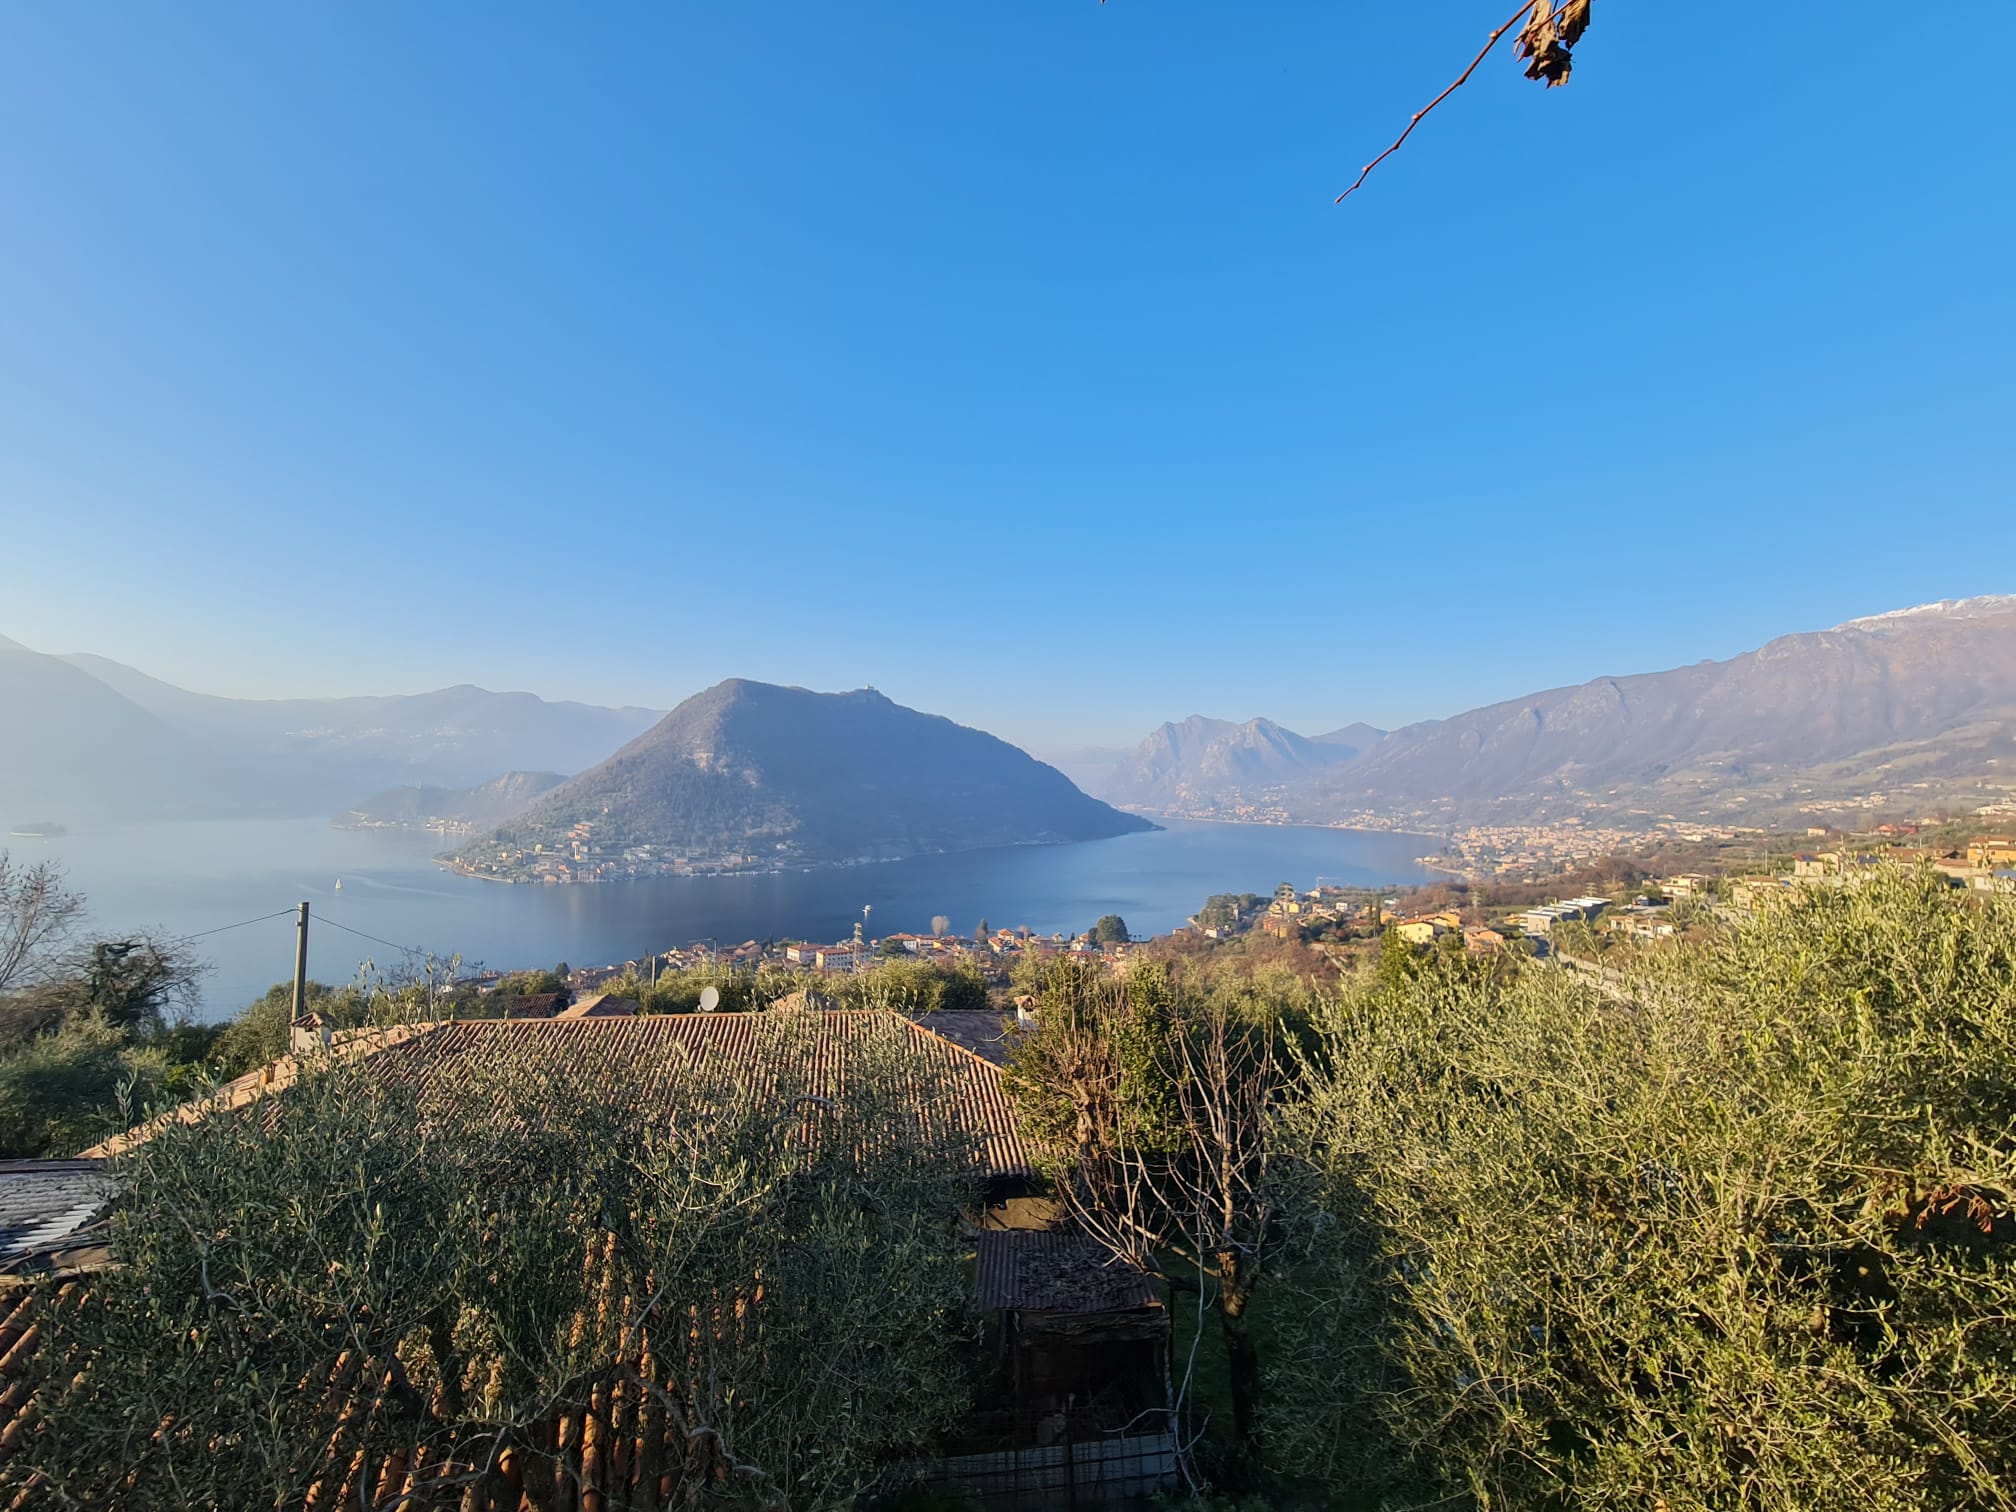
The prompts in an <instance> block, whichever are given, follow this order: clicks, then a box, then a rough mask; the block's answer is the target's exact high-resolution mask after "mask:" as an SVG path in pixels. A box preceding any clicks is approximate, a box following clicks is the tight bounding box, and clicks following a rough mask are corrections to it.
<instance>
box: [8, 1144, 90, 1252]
mask: <svg viewBox="0 0 2016 1512" xmlns="http://www.w3.org/2000/svg"><path fill="white" fill-rule="evenodd" d="M118 1190H119V1189H118V1186H117V1184H116V1183H115V1182H114V1181H113V1180H112V1178H111V1177H110V1176H109V1175H108V1174H106V1171H105V1167H104V1162H103V1161H98V1160H6V1161H0V1272H16V1271H34V1270H46V1269H48V1268H50V1267H51V1266H52V1265H61V1264H62V1261H61V1258H60V1257H61V1256H62V1255H63V1254H64V1253H65V1252H66V1251H74V1250H78V1249H80V1248H89V1247H91V1245H92V1241H91V1238H90V1235H89V1230H91V1229H92V1228H93V1227H94V1226H95V1225H96V1224H97V1222H98V1219H99V1218H100V1217H101V1216H102V1215H103V1214H104V1212H105V1209H106V1208H107V1207H109V1206H110V1205H111V1202H112V1199H113V1198H114V1197H115V1196H117V1195H118Z"/></svg>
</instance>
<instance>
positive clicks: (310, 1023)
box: [287, 1013, 330, 1055]
mask: <svg viewBox="0 0 2016 1512" xmlns="http://www.w3.org/2000/svg"><path fill="white" fill-rule="evenodd" d="M329 1044H330V1035H329V1021H328V1020H327V1019H325V1018H323V1017H322V1015H321V1014H319V1013H304V1014H302V1015H301V1017H299V1018H297V1019H295V1020H294V1022H293V1023H291V1024H289V1025H288V1026H287V1053H288V1054H289V1055H307V1054H309V1053H310V1052H311V1051H316V1050H327V1049H328V1048H329Z"/></svg>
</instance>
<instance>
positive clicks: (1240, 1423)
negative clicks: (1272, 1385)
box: [1218, 1254, 1260, 1477]
mask: <svg viewBox="0 0 2016 1512" xmlns="http://www.w3.org/2000/svg"><path fill="white" fill-rule="evenodd" d="M1218 1282H1219V1290H1218V1331H1219V1334H1220V1336H1221V1337H1222V1338H1223V1339H1224V1341H1225V1378H1226V1383H1227V1385H1228V1386H1229V1388H1230V1390H1231V1393H1232V1427H1233V1431H1234V1433H1235V1434H1236V1435H1237V1436H1238V1440H1239V1452H1240V1456H1241V1458H1242V1459H1243V1461H1244V1465H1243V1467H1242V1469H1243V1472H1244V1474H1245V1475H1246V1476H1248V1477H1254V1476H1257V1475H1258V1473H1259V1469H1260V1437H1259V1432H1258V1427H1259V1424H1258V1421H1257V1409H1258V1407H1259V1403H1260V1355H1259V1352H1258V1351H1257V1350H1255V1349H1254V1347H1253V1335H1252V1334H1251V1333H1250V1332H1249V1331H1248V1330H1247V1327H1246V1303H1247V1300H1248V1298H1249V1297H1250V1296H1251V1294H1252V1282H1251V1279H1250V1278H1249V1277H1248V1276H1247V1275H1246V1273H1245V1271H1244V1270H1243V1268H1242V1267H1241V1266H1240V1263H1239V1256H1238V1255H1236V1254H1221V1255H1220V1256H1219V1257H1218Z"/></svg>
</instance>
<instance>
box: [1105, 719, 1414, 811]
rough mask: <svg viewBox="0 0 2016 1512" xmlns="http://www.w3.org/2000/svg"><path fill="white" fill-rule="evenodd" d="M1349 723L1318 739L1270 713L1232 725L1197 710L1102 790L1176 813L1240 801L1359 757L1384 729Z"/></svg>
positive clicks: (1146, 745) (1167, 728)
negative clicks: (1290, 726) (1267, 717)
mask: <svg viewBox="0 0 2016 1512" xmlns="http://www.w3.org/2000/svg"><path fill="white" fill-rule="evenodd" d="M1385 733H1386V732H1385V731H1384V730H1375V729H1373V728H1372V727H1371V726H1370V725H1362V724H1361V725H1351V726H1348V727H1347V728H1345V729H1342V730H1335V731H1332V732H1331V733H1330V734H1328V735H1320V736H1316V737H1314V738H1311V737H1309V736H1304V735H1297V734H1296V733H1295V732H1294V731H1293V730H1290V729H1287V728H1286V727H1284V726H1282V725H1278V724H1276V723H1274V721H1273V720H1271V719H1249V720H1247V721H1246V722H1245V723H1244V724H1234V723H1232V722H1231V721H1230V720H1226V719H1206V718H1205V717H1204V716H1203V715H1201V714H1193V715H1191V716H1190V717H1189V718H1188V719H1186V720H1184V721H1183V722H1182V723H1181V724H1165V725H1163V726H1162V727H1161V728H1160V729H1158V730H1156V731H1155V732H1154V733H1153V734H1151V735H1150V736H1149V737H1148V738H1147V739H1146V740H1144V741H1142V742H1141V744H1140V745H1138V746H1136V747H1135V748H1134V750H1133V752H1132V753H1130V754H1129V755H1128V756H1127V757H1126V758H1125V759H1124V760H1123V761H1122V762H1121V763H1120V765H1119V766H1118V767H1117V768H1116V769H1115V770H1114V771H1113V773H1112V775H1111V776H1109V777H1108V778H1107V779H1106V780H1105V781H1104V782H1103V783H1101V784H1099V785H1098V787H1097V789H1096V791H1098V793H1099V794H1100V796H1102V797H1104V798H1105V799H1107V800H1108V801H1109V802H1112V803H1124V804H1129V805H1131V806H1135V807H1140V808H1151V809H1159V810H1161V811H1163V812H1176V811H1179V810H1183V809H1186V808H1191V807H1195V806H1197V805H1200V804H1203V805H1210V806H1214V807H1236V806H1238V805H1240V804H1242V803H1244V802H1246V801H1248V795H1251V798H1252V800H1253V801H1258V800H1260V798H1261V797H1262V795H1265V794H1270V793H1274V792H1277V791H1279V790H1280V789H1282V788H1284V787H1291V786H1297V785H1300V784H1301V783H1303V782H1306V781H1310V780H1313V779H1314V778H1315V776H1316V775H1317V774H1319V773H1321V772H1326V771H1329V770H1330V769H1332V768H1334V767H1339V766H1342V765H1344V764H1345V763H1347V762H1349V761H1351V760H1353V759H1354V758H1355V757H1357V756H1359V755H1361V754H1362V753H1363V752H1364V751H1365V750H1366V749H1367V748H1368V747H1369V746H1371V745H1373V744H1374V743H1376V742H1377V741H1379V740H1380V739H1381V738H1383V737H1384V735H1385Z"/></svg>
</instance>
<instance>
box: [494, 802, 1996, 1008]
mask: <svg viewBox="0 0 2016 1512" xmlns="http://www.w3.org/2000/svg"><path fill="white" fill-rule="evenodd" d="M1952 831H1953V825H1952V823H1951V822H1950V821H1941V820H1928V821H1926V824H1925V825H1923V826H1920V825H1913V824H1884V825H1881V826H1878V827H1877V828H1876V829H1874V830H1871V831H1868V832H1866V833H1859V834H1857V833H1842V832H1838V831H1832V830H1826V829H1821V828H1819V827H1814V828H1812V829H1809V830H1808V831H1807V832H1806V833H1805V835H1804V836H1803V837H1796V838H1801V839H1803V840H1805V841H1807V842H1809V843H1811V844H1812V845H1814V846H1817V847H1819V848H1815V849H1807V848H1796V849H1784V848H1781V847H1783V846H1784V845H1785V844H1786V843H1787V842H1789V841H1791V840H1792V839H1794V838H1795V837H1791V836H1785V835H1768V834H1761V833H1760V834H1758V835H1756V836H1754V837H1753V839H1754V841H1755V842H1756V843H1755V844H1754V845H1752V846H1751V847H1750V848H1749V849H1747V850H1745V849H1743V848H1741V841H1742V840H1743V836H1741V835H1740V834H1738V833H1734V832H1732V833H1727V834H1720V835H1718V834H1714V833H1708V832H1689V833H1688V834H1687V835H1685V836H1683V837H1680V838H1685V839H1687V840H1689V841H1690V842H1692V843H1696V844H1699V843H1702V842H1711V841H1724V842H1729V843H1730V844H1731V849H1730V850H1729V851H1727V852H1726V853H1725V854H1724V856H1723V857H1722V858H1721V859H1715V858H1712V857H1710V858H1704V859H1703V860H1702V862H1701V864H1700V865H1699V866H1698V867H1696V868H1694V869H1688V870H1679V871H1672V872H1667V873H1660V874H1653V873H1651V872H1648V871H1644V870H1642V869H1641V868H1639V867H1637V866H1635V865H1634V864H1632V861H1631V858H1632V856H1633V855H1634V854H1638V855H1641V856H1642V855H1644V854H1645V853H1644V852H1643V851H1642V850H1641V851H1639V852H1632V851H1623V850H1617V849H1609V850H1599V851H1591V852H1587V853H1583V854H1581V855H1575V856H1569V857H1567V858H1566V860H1567V862H1568V863H1569V866H1568V869H1567V870H1566V871H1565V872H1562V878H1563V880H1564V881H1566V882H1573V881H1577V880H1579V881H1581V882H1583V883H1584V885H1583V886H1582V887H1581V888H1580V889H1579V890H1576V889H1573V888H1563V889H1561V890H1560V891H1559V892H1558V893H1556V894H1555V895H1551V896H1548V895H1544V893H1545V886H1544V882H1543V881H1541V880H1540V879H1538V878H1535V877H1533V869H1532V868H1531V867H1529V868H1528V869H1527V871H1526V872H1525V873H1524V875H1526V876H1527V877H1528V879H1529V880H1526V881H1524V882H1522V883H1518V884H1515V885H1500V886H1496V887H1494V886H1493V885H1492V882H1491V877H1490V876H1484V877H1475V878H1470V879H1452V880H1450V881H1448V882H1439V883H1428V884H1425V885H1421V886H1416V887H1411V888H1399V889H1391V888H1389V889H1374V888H1363V887H1339V886H1334V885H1327V884H1324V885H1317V886H1313V887H1309V888H1306V889H1305V888H1301V887H1298V886H1296V885H1295V884H1294V883H1292V882H1283V883H1281V884H1280V885H1279V886H1278V887H1277V888H1276V889H1275V890H1274V892H1273V893H1272V894H1271V895H1269V896H1265V897H1263V896H1260V895H1258V894H1251V893H1247V894H1236V895H1235V894H1220V895H1216V896H1214V897H1211V898H1209V899H1207V900H1206V901H1205V902H1204V904H1203V905H1202V906H1201V907H1200V908H1199V909H1198V911H1197V912H1196V913H1195V914H1193V915H1191V916H1190V917H1189V918H1188V919H1187V920H1185V922H1184V923H1183V925H1182V926H1181V927H1179V928H1178V929H1175V930H1172V931H1170V932H1168V933H1166V934H1162V935H1153V936H1141V937H1136V936H1134V935H1132V934H1131V933H1129V932H1128V931H1127V929H1126V927H1125V923H1124V921H1123V920H1121V919H1119V918H1118V917H1117V916H1111V915H1109V916H1107V917H1106V918H1104V919H1101V920H1099V921H1097V922H1096V923H1094V924H1092V925H1090V926H1088V927H1087V928H1086V929H1084V930H1081V931H1079V932H1076V933H1066V932H1064V931H1054V930H1053V931H1051V932H1049V933H1038V932H1037V931H1035V930H1032V929H1030V928H1028V927H1027V926H1013V927H991V926H990V925H989V924H988V923H987V922H986V921H985V920H983V921H981V923H980V925H979V926H978V927H977V928H976V929H974V930H972V931H971V932H970V933H962V932H958V931H955V930H954V929H953V927H952V923H951V920H950V919H949V918H946V917H944V916H940V917H938V918H937V919H935V920H934V921H933V928H932V929H931V931H930V932H928V933H920V932H915V931H892V932H890V933H888V934H884V935H879V936H875V935H871V934H870V933H869V932H868V927H867V923H866V920H865V919H864V921H863V922H861V923H857V924H856V925H855V927H854V930H853V932H852V934H851V936H848V937H846V938H842V939H839V940H836V941H818V940H768V941H766V940H756V939H749V940H743V941H740V942H722V941H717V940H702V941H695V942H691V943H689V944H687V945H684V946H679V947H673V948H668V949H666V950H663V951H659V952H656V953H654V954H651V955H646V956H641V957H637V958H633V959H630V960H625V961H617V962H609V963H605V964H601V965H595V966H583V967H570V968H567V969H566V970H565V971H564V972H561V973H558V974H556V975H555V979H554V980H553V981H552V982H551V983H550V984H548V985H549V986H550V987H551V988H553V989H555V990H554V991H549V992H547V993H544V994H540V995H539V996H541V998H542V999H544V1001H543V1002H542V1003H540V1004H538V1005H532V1004H527V1005H524V1006H522V1007H518V1008H517V1009H516V1010H515V1011H517V1012H519V1013H520V1014H522V1013H524V1012H526V1011H528V1010H529V1011H535V1012H536V1011H538V1009H539V1008H544V1010H545V1011H548V1012H556V1011H561V1010H563V1009H565V1008H566V1007H567V1006H568V1003H569V1002H570V1001H571V1000H573V999H577V998H579V997H582V996H583V995H588V994H598V995H601V994H607V993H608V992H609V989H610V988H611V986H612V984H614V985H616V986H619V987H629V988H633V989H634V988H636V987H637V986H639V985H643V986H649V985H651V984H654V983H657V982H659V981H660V980H661V979H665V978H670V977H684V978H689V979H693V980H699V979H712V978H719V979H723V980H726V979H730V978H734V977H738V976H739V977H747V978H754V977H757V976H759V975H761V976H765V977H770V978H776V977H779V976H794V977H802V978H805V979H807V985H808V986H809V985H812V984H815V983H816V982H817V981H819V980H834V979H845V978H852V977H856V976H860V975H862V974H863V973H866V972H870V971H872V970H874V969H876V968H878V967H880V966H884V965H887V964H889V963H892V962H911V963H918V964H923V965H927V966H931V967H935V968H937V969H938V970H939V971H941V972H943V973H946V974H948V975H954V974H956V975H963V976H965V977H967V978H968V979H969V980H974V981H976V982H977V983H979V984H981V985H983V986H984V987H985V988H986V990H987V992H988V994H989V996H990V999H991V1000H993V1001H994V1002H995V1003H996V1005H997V1006H1006V1005H1007V1004H1008V1002H1009V1000H1010V996H1011V994H1012V991H1013V989H1014V987H1015V985H1016V984H1017V983H1018V981H1021V982H1026V981H1028V980H1031V979H1032V977H1031V976H1030V973H1033V972H1038V971H1040V970H1041V969H1042V968H1043V967H1045V966H1046V965H1048V964H1049V963H1051V962H1054V961H1057V960H1060V959H1075V960H1078V961H1082V962H1087V963H1092V964H1095V965H1096V966H1098V967H1100V968H1102V969H1105V970H1108V971H1112V972H1116V973H1117V972H1123V971H1125V970H1126V969H1127V966H1128V964H1129V963H1130V962H1132V961H1133V960H1136V959H1140V958H1143V957H1146V958H1158V957H1168V956H1171V955H1185V954H1192V953H1196V952H1200V951H1201V952H1206V953H1208V952H1213V951H1216V950H1220V949H1229V950H1233V951H1241V950H1244V951H1252V950H1254V949H1255V948H1256V946H1257V948H1258V949H1260V950H1262V951H1265V950H1267V949H1270V948H1272V949H1276V950H1286V951H1291V952H1293V951H1300V952H1304V953H1305V954H1304V955H1303V956H1302V957H1301V959H1300V962H1299V964H1301V965H1303V966H1304V967H1310V966H1315V967H1318V968H1320V967H1322V966H1325V965H1328V966H1335V967H1339V968H1342V967H1344V966H1347V965H1349V964H1350V963H1351V962H1352V961H1353V960H1354V959H1357V958H1360V957H1364V956H1369V955H1371V954H1373V953H1375V952H1376V950H1377V949H1378V948H1379V947H1380V946H1381V945H1382V943H1383V942H1385V941H1387V940H1393V941H1397V942H1400V943H1402V944H1405V945H1407V946H1410V947H1416V948H1422V947H1433V948H1458V947H1459V946H1460V948H1461V949H1462V950H1464V951H1466V952H1468V953H1470V954H1473V955H1490V954H1496V953H1508V954H1518V955H1524V956H1528V957H1537V958H1545V957H1547V956H1549V955H1550V954H1552V953H1553V952H1554V951H1555V949H1556V948H1557V945H1558V944H1559V942H1560V941H1562V940H1563V939H1564V938H1567V939H1569V940H1571V941H1572V942H1573V944H1574V946H1575V947H1576V948H1578V949H1582V950H1591V949H1593V950H1598V951H1600V950H1603V949H1606V948H1608V947H1610V946H1611V945H1613V944H1619V943H1644V942H1654V941H1658V940H1662V939H1668V938H1671V937H1673V936H1675V935H1677V934H1679V933H1681V932H1683V931H1684V930H1686V929H1688V928H1689V927H1691V926H1692V925H1693V924H1696V923H1704V922H1708V921H1710V920H1713V919H1721V920H1723V921H1725V922H1726V921H1729V920H1731V919H1733V918H1736V917H1738V916H1748V915H1756V914H1758V913H1760V912H1762V911H1764V910H1765V909H1767V908H1769V907H1771V906H1772V905H1773V904H1774V903H1780V902H1789V903H1792V904H1794V905H1796V904H1797V902H1798V901H1799V899H1800V897H1801V896H1802V895H1803V894H1806V893H1809V892H1811V891H1812V890H1815V889H1820V888H1838V887H1853V886H1856V885H1858V884H1859V882H1861V881H1863V880H1866V879H1867V878H1868V877H1870V876H1871V875H1873V874H1875V873H1876V872H1877V871H1878V870H1879V869H1881V868H1883V867H1886V866H1889V867H1907V868H1908V867H1918V866H1923V867H1927V868H1929V869H1931V870H1932V871H1934V872H1936V873H1937V874H1939V875H1940V876H1942V877H1944V878H1945V879H1946V881H1947V883H1948V885H1949V886H1951V887H1953V888H1955V889H1971V890H1974V891H1979V892H2002V893H2016V833H2008V834H1975V835H1972V836H1971V837H1969V838H1966V839H1964V840H1953V839H1950V838H1944V837H1949V836H1950V835H1951V833H1952ZM1926 832H1930V833H1932V834H1933V835H1934V838H1933V839H1932V840H1930V841H1929V842H1927V841H1923V840H1921V835H1922V834H1924V833H1926ZM1479 833H1480V836H1481V833H1482V832H1479ZM1492 838H1493V840H1494V842H1496V843H1503V841H1504V839H1505V838H1506V837H1505V836H1504V835H1503V834H1499V835H1495V836H1493V837H1492ZM1521 838H1522V841H1523V842H1524V843H1528V844H1531V843H1532V840H1531V837H1521ZM1652 854H1654V855H1656V854H1657V853H1656V852H1654V853H1652ZM1577 863H1579V864H1581V866H1582V868H1583V869H1582V870H1580V871H1577V870H1576V869H1575V866H1576V864H1577ZM1544 864H1548V865H1551V867H1552V869H1554V870H1557V871H1559V870H1560V869H1561V867H1562V862H1560V861H1554V862H1551V863H1544ZM1606 870H1607V872H1608V873H1609V875H1608V876H1607V878H1606V877H1604V876H1603V875H1602V874H1603V873H1604V872H1605V871H1606ZM1536 891H1537V892H1540V893H1542V894H1543V895H1542V896H1538V897H1534V896H1532V895H1533V894H1535V893H1536ZM864 912H865V911H864ZM1563 926H1572V928H1569V929H1564V928H1563ZM520 976H522V972H517V971H503V970H491V971H485V972H481V973H479V974H478V975H476V976H475V977H474V978H473V980H472V983H471V985H473V986H474V988H475V989H476V991H477V993H478V994H479V995H487V994H490V993H493V992H496V991H498V990H500V987H502V988H503V989H505V990H506V991H507V993H508V989H509V986H510V984H511V983H512V982H513V980H514V979H515V978H518V977H520ZM600 1001H601V999H600V997H598V998H597V1002H598V1004H599V1003H600ZM624 1002H625V1000H623V999H622V998H620V997H617V998H614V999H613V1000H612V1002H611V1004H610V1005H609V1006H604V1007H598V1011H600V1012H604V1013H607V1012H610V1011H623V1009H622V1004H623V1003H624ZM629 1011H635V1005H634V1004H631V1005H629Z"/></svg>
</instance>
